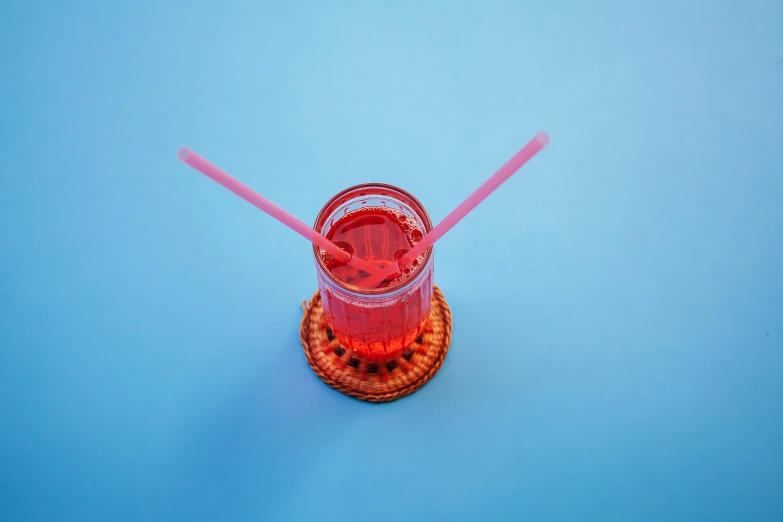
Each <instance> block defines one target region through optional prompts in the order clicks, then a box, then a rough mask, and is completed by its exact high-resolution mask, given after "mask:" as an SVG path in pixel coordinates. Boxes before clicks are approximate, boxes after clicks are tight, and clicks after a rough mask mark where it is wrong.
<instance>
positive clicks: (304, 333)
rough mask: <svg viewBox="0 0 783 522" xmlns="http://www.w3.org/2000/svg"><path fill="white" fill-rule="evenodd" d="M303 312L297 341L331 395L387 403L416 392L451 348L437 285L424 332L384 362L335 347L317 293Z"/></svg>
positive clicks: (448, 314)
mask: <svg viewBox="0 0 783 522" xmlns="http://www.w3.org/2000/svg"><path fill="white" fill-rule="evenodd" d="M302 308H303V309H304V317H303V318H302V325H301V326H300V328H299V338H300V339H301V341H302V346H303V347H304V352H305V356H307V362H308V363H309V364H310V367H312V369H313V371H314V372H315V373H316V375H318V377H320V378H321V380H323V381H324V382H325V383H326V384H328V385H329V386H331V387H332V388H334V389H335V390H337V391H339V392H341V393H344V394H345V395H350V396H351V397H355V398H357V399H360V400H363V401H368V402H389V401H393V400H396V399H399V398H401V397H405V396H406V395H410V394H411V393H413V392H415V391H416V390H418V389H419V388H421V387H422V386H424V385H425V384H427V382H428V381H429V380H430V379H431V378H432V376H433V375H435V374H436V373H437V372H438V370H439V369H440V366H441V365H442V364H443V359H445V358H446V354H447V353H448V351H449V345H450V344H451V311H450V310H449V305H448V304H447V303H446V299H444V297H443V294H442V293H441V291H440V289H439V288H438V287H437V286H436V287H435V288H434V291H433V293H432V306H431V308H430V317H429V320H428V321H427V323H426V324H425V325H424V331H423V332H422V333H421V335H420V336H419V338H418V339H416V341H415V342H414V343H413V344H412V345H411V346H409V347H408V349H407V350H406V351H405V352H404V353H403V354H402V355H400V356H399V357H397V358H395V359H391V360H389V361H383V362H378V361H369V360H367V359H365V358H364V357H362V356H360V355H357V354H355V353H353V352H351V351H350V350H348V349H346V348H343V347H342V346H340V344H339V343H338V342H337V339H336V338H335V337H334V334H332V330H331V328H330V327H329V323H328V321H327V319H326V314H325V313H324V309H323V308H322V307H321V294H320V293H319V292H316V293H315V295H314V296H313V297H312V299H310V302H309V303H302Z"/></svg>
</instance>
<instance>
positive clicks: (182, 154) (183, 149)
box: [177, 147, 191, 161]
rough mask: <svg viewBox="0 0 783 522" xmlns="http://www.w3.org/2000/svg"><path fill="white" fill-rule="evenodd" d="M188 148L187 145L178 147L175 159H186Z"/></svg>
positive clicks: (188, 153)
mask: <svg viewBox="0 0 783 522" xmlns="http://www.w3.org/2000/svg"><path fill="white" fill-rule="evenodd" d="M190 152H191V151H190V149H189V148H187V147H180V148H179V150H178V151H177V159H178V160H180V161H187V159H188V158H189V157H190Z"/></svg>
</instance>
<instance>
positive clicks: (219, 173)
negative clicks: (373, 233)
mask: <svg viewBox="0 0 783 522" xmlns="http://www.w3.org/2000/svg"><path fill="white" fill-rule="evenodd" d="M177 159H179V160H180V161H181V162H183V163H185V164H187V165H190V166H191V167H193V168H194V169H196V170H197V171H199V172H201V173H202V174H204V175H205V176H207V177H208V178H210V179H211V180H213V181H215V182H216V183H219V184H220V185H223V186H224V187H225V188H227V189H228V190H230V191H231V192H233V193H234V194H236V195H237V196H239V197H240V198H242V199H244V200H245V201H247V202H248V203H250V204H251V205H253V206H255V207H258V208H259V209H261V210H263V211H264V212H266V213H267V214H269V215H270V216H272V217H273V218H275V219H276V220H278V221H279V222H281V223H282V224H284V225H285V226H287V227H288V228H290V229H291V230H293V231H294V232H296V233H298V234H299V235H301V236H303V237H304V238H306V239H308V240H310V242H311V243H315V244H316V245H318V246H319V247H321V248H322V249H324V250H326V251H327V252H329V253H330V254H332V255H333V256H334V257H335V259H337V260H338V261H339V262H341V263H347V264H349V265H351V266H353V267H355V268H358V269H359V270H363V271H365V272H367V273H369V274H371V275H375V276H376V277H378V275H380V274H379V272H380V270H379V268H378V267H377V266H375V265H373V264H371V263H369V262H367V261H365V260H364V259H362V258H360V257H358V256H352V255H350V254H348V253H347V252H346V251H345V250H343V249H342V248H340V247H338V246H337V245H335V244H334V243H332V242H331V241H329V240H328V239H326V238H325V237H324V236H322V235H321V234H319V233H318V232H316V231H315V230H313V229H312V228H310V227H308V226H307V225H305V224H304V223H302V222H301V221H299V220H298V219H296V218H295V217H294V216H292V215H291V214H289V213H288V212H286V211H285V210H283V209H282V208H280V207H278V206H277V205H275V204H274V203H272V202H271V201H269V200H268V199H266V198H265V197H264V196H262V195H261V194H259V193H257V192H255V191H254V190H253V189H251V188H250V187H248V186H247V185H245V184H244V183H242V182H241V181H239V180H238V179H236V178H234V177H232V176H231V175H230V174H228V173H227V172H225V171H223V170H221V169H220V168H219V167H217V166H216V165H213V164H212V163H210V162H209V161H208V160H206V159H205V158H203V157H201V156H199V155H198V154H196V153H195V152H193V151H192V150H190V149H189V148H187V147H182V148H180V149H179V152H177ZM383 279H385V278H382V279H380V280H379V281H383Z"/></svg>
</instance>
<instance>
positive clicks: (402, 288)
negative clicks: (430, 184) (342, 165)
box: [314, 185, 433, 359]
mask: <svg viewBox="0 0 783 522" xmlns="http://www.w3.org/2000/svg"><path fill="white" fill-rule="evenodd" d="M431 227H432V224H431V222H430V220H429V216H427V213H426V211H424V208H423V207H422V206H421V204H420V203H419V202H418V201H416V199H414V198H413V196H411V195H409V194H407V193H406V192H403V191H401V190H400V189H397V188H395V187H391V186H388V185H360V186H358V187H354V188H351V189H348V190H346V191H344V192H341V193H340V194H338V195H337V196H335V197H334V198H332V200H331V201H330V202H329V203H327V205H326V206H325V207H324V209H323V210H322V211H321V214H320V215H319V217H318V220H317V221H316V226H315V229H316V230H317V231H319V232H321V233H322V234H324V235H325V236H326V237H327V238H328V239H330V240H331V241H333V242H334V243H336V244H337V245H339V246H341V247H342V248H344V249H345V250H347V251H348V252H350V253H351V254H352V255H354V256H359V257H361V258H362V259H365V260H366V261H368V262H370V263H372V264H374V265H376V266H378V267H379V268H384V267H386V266H388V265H390V264H392V263H394V262H396V260H397V259H398V258H399V257H400V256H402V255H403V254H405V253H406V252H407V251H408V250H410V249H411V247H413V245H415V244H416V242H418V241H419V240H420V239H421V238H422V236H423V235H424V234H425V233H426V232H428V231H429V230H430V228H431ZM314 253H315V255H316V268H317V272H318V285H319V288H320V289H321V298H322V303H323V307H324V310H325V312H326V315H327V317H328V318H329V322H330V324H331V327H332V331H333V332H334V335H335V336H336V337H337V339H338V340H339V341H340V344H341V345H343V346H345V347H346V348H348V349H350V350H353V351H355V352H357V353H358V354H360V355H362V356H365V357H369V358H374V359H384V358H391V357H395V356H397V355H399V354H400V353H402V352H403V351H404V350H405V348H406V347H408V346H409V345H410V344H411V343H413V341H415V340H416V338H417V337H418V336H419V334H420V333H421V332H422V329H423V327H424V324H425V322H426V320H427V317H428V316H429V309H430V303H431V301H432V285H433V280H432V272H433V268H432V267H433V259H432V251H431V249H430V250H428V251H426V252H425V253H424V254H422V255H421V256H420V257H419V258H418V259H416V260H414V261H413V262H412V263H410V264H409V265H408V266H406V267H405V269H404V270H403V273H402V274H397V275H396V276H394V277H390V278H389V279H387V280H386V281H383V282H382V283H381V284H380V285H377V287H375V288H369V287H368V285H367V282H368V279H369V274H367V273H366V272H363V271H361V270H358V269H356V268H354V267H352V266H350V265H346V264H343V263H340V262H338V261H336V260H335V259H334V258H333V257H332V256H331V255H329V254H328V253H326V252H324V251H322V250H320V249H319V248H317V247H314Z"/></svg>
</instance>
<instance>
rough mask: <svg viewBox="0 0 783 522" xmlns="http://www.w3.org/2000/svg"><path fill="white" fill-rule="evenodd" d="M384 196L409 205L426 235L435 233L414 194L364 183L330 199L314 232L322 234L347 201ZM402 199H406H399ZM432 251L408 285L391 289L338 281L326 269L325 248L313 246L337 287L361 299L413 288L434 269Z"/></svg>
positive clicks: (426, 255) (396, 188)
mask: <svg viewBox="0 0 783 522" xmlns="http://www.w3.org/2000/svg"><path fill="white" fill-rule="evenodd" d="M382 191H386V192H390V194H384V193H383V192H382ZM363 195H366V196H373V195H376V196H384V195H387V196H389V197H392V198H395V199H399V200H400V201H401V202H402V203H405V204H407V205H408V206H410V207H411V210H413V212H415V213H416V215H417V216H418V217H419V219H421V220H422V221H423V222H424V233H425V234H427V233H429V231H430V230H432V220H431V219H430V215H429V214H428V213H427V210H426V209H425V208H424V205H422V204H421V202H420V201H419V200H418V199H416V198H415V197H414V196H413V195H411V194H410V193H409V192H407V191H405V190H403V189H401V188H399V187H395V186H394V185H389V184H386V183H361V184H359V185H354V186H352V187H348V188H347V189H344V190H342V191H340V192H338V193H337V194H335V195H334V196H332V197H331V198H329V201H327V202H326V203H325V204H324V206H323V207H322V208H321V210H320V212H318V216H317V217H316V218H315V224H313V230H315V231H316V232H318V233H319V234H321V233H322V230H323V226H324V225H325V224H326V223H325V222H326V218H327V217H329V214H330V213H331V212H332V211H333V210H334V208H335V207H336V206H339V205H340V204H341V203H343V202H347V201H349V200H351V199H354V198H357V197H360V196H363ZM398 196H402V197H398ZM432 248H433V247H429V248H428V249H427V250H425V251H424V254H425V258H424V262H423V263H421V264H420V265H419V267H418V268H417V271H416V272H415V273H414V274H413V276H412V277H411V278H409V279H408V280H407V281H406V282H404V283H403V284H400V285H397V286H393V287H391V288H389V287H386V288H361V287H358V286H355V285H352V284H350V283H346V282H345V281H343V280H342V279H339V278H337V277H336V276H335V275H334V274H333V273H332V272H331V270H329V269H328V268H327V267H326V264H325V263H324V260H323V259H322V258H321V255H320V253H321V248H320V247H319V246H318V245H316V244H313V256H314V257H315V262H316V263H317V266H318V268H319V269H320V270H321V272H323V273H325V274H326V277H327V278H328V279H329V280H330V281H331V282H332V283H334V284H335V285H337V286H338V287H339V288H340V289H341V290H344V291H347V292H351V293H353V294H356V295H361V296H379V297H386V296H390V295H393V294H397V293H398V292H402V291H404V290H406V289H407V288H409V287H410V286H411V285H413V284H415V283H416V282H418V281H419V280H420V279H421V277H422V274H425V273H426V272H427V270H429V269H430V267H431V261H432Z"/></svg>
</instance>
